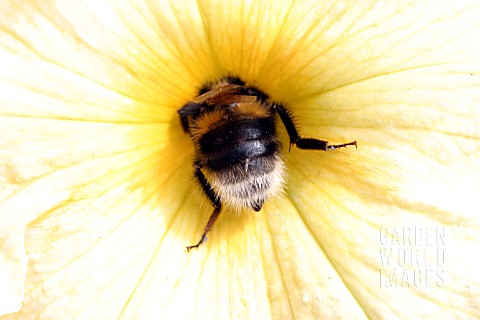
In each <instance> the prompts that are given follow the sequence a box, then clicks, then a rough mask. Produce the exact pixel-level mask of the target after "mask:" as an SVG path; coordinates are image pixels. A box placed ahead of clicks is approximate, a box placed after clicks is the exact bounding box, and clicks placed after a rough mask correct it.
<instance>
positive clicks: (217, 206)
mask: <svg viewBox="0 0 480 320" xmlns="http://www.w3.org/2000/svg"><path fill="white" fill-rule="evenodd" d="M194 167H195V178H197V180H198V182H199V183H200V185H201V186H202V189H203V192H205V194H206V195H207V197H208V198H209V199H210V201H211V202H212V204H213V207H214V209H213V212H212V214H211V215H210V218H209V219H208V222H207V225H206V226H205V229H203V234H202V237H201V238H200V240H199V241H198V242H197V244H195V245H192V246H187V251H190V250H191V249H193V248H198V247H199V246H200V245H201V244H202V243H203V242H205V241H206V240H207V233H208V232H210V230H211V229H212V227H213V225H214V224H215V221H217V218H218V216H219V215H220V212H221V211H222V203H221V202H220V199H219V198H218V196H217V195H216V194H215V192H214V191H213V189H212V186H211V185H210V183H208V181H207V179H206V178H205V176H204V175H203V172H202V170H200V169H201V168H202V166H201V164H200V162H199V161H196V162H195V164H194Z"/></svg>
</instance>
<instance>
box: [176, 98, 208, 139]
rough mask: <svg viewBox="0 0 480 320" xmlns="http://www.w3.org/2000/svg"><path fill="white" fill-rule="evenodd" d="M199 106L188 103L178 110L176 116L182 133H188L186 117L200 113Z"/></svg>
mask: <svg viewBox="0 0 480 320" xmlns="http://www.w3.org/2000/svg"><path fill="white" fill-rule="evenodd" d="M201 107H202V105H201V104H198V103H195V102H189V103H187V104H186V105H184V106H183V107H181V108H180V109H178V111H177V112H178V115H179V116H180V122H181V123H182V128H183V131H185V132H187V133H188V132H189V130H188V129H189V127H190V126H189V122H188V117H190V116H193V115H195V114H198V113H199V112H200V108H201Z"/></svg>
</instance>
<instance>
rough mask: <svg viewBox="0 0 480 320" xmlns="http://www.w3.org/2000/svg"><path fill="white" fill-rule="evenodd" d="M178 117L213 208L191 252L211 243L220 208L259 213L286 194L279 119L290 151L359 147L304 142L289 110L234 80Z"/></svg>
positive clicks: (209, 88)
mask: <svg viewBox="0 0 480 320" xmlns="http://www.w3.org/2000/svg"><path fill="white" fill-rule="evenodd" d="M178 114H179V116H180V122H181V124H182V127H183V130H184V131H185V132H186V133H188V134H189V135H190V138H191V139H192V141H193V144H194V146H195V159H194V162H193V168H194V177H195V179H196V180H197V182H198V183H199V185H200V186H201V188H202V190H203V192H204V193H205V195H206V196H207V197H208V199H209V200H210V202H211V203H212V205H213V207H214V209H213V212H212V214H211V215H210V218H209V220H208V222H207V225H206V226H205V229H204V232H203V234H202V237H201V238H200V240H199V241H198V243H197V244H195V245H191V246H187V250H188V251H190V250H191V249H193V248H197V247H199V246H200V245H201V244H202V243H203V242H204V241H205V240H206V239H207V237H206V236H207V234H208V232H209V231H210V230H211V229H212V227H213V225H214V224H215V221H216V220H217V218H218V216H219V215H220V212H221V210H222V205H224V204H225V205H228V206H230V207H233V208H237V209H241V208H249V209H253V210H255V211H260V209H261V208H262V206H263V203H264V202H265V201H266V200H267V199H269V198H272V197H274V196H275V195H277V194H278V193H280V192H281V191H282V190H283V187H284V184H285V174H284V172H285V165H284V162H283V160H282V157H281V144H280V141H279V138H278V134H277V130H276V115H277V114H278V116H279V117H280V120H281V122H282V123H283V125H284V126H285V128H286V131H287V133H288V136H289V138H290V148H291V146H292V145H296V146H297V147H298V148H300V149H307V150H323V151H327V150H334V149H337V148H342V147H346V146H349V145H354V146H355V147H356V146H357V142H356V141H352V142H349V143H343V144H338V145H329V144H328V142H327V141H323V140H319V139H315V138H303V137H301V136H300V134H299V133H298V130H297V127H296V125H295V122H294V120H293V117H292V114H291V112H290V111H289V110H288V109H287V108H286V106H285V105H283V104H280V103H276V102H274V101H271V100H270V98H269V97H268V96H267V95H266V94H265V93H263V92H262V91H260V90H258V89H256V88H254V87H250V86H247V85H246V84H245V83H244V82H243V81H242V80H240V79H239V78H235V77H226V78H222V79H220V80H218V81H216V82H213V83H210V84H207V85H206V86H204V87H203V88H201V90H200V92H199V95H198V96H197V97H196V98H194V99H193V100H192V101H190V102H188V103H187V104H185V105H184V106H183V107H182V108H180V109H179V110H178ZM289 150H290V149H289ZM207 177H208V179H207Z"/></svg>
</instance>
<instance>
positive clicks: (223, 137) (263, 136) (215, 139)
mask: <svg viewBox="0 0 480 320" xmlns="http://www.w3.org/2000/svg"><path fill="white" fill-rule="evenodd" d="M198 146H199V151H200V152H201V154H202V157H203V159H205V165H206V167H208V168H209V169H211V170H213V171H217V170H222V169H224V168H228V167H231V166H234V165H237V164H240V163H242V162H244V161H245V160H246V159H255V158H258V157H264V156H271V155H274V154H276V153H277V152H279V150H280V143H279V142H278V140H277V138H276V135H275V122H274V120H272V119H271V118H254V119H241V120H237V121H230V122H228V123H226V124H224V125H221V126H219V127H217V128H215V129H213V130H211V131H209V132H208V133H206V134H204V135H203V136H202V137H201V138H200V139H199V140H198Z"/></svg>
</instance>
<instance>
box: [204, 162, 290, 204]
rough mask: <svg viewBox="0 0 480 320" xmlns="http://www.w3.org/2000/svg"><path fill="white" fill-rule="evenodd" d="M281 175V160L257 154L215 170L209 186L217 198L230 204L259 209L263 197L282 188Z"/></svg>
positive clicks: (282, 178) (274, 193)
mask: <svg viewBox="0 0 480 320" xmlns="http://www.w3.org/2000/svg"><path fill="white" fill-rule="evenodd" d="M247 162H248V165H247ZM283 174H284V163H283V161H282V160H281V159H280V158H279V157H277V156H269V157H260V158H257V159H251V160H250V161H245V162H244V163H242V164H237V165H235V166H234V167H230V168H229V169H225V170H220V171H216V174H215V175H214V178H213V180H212V185H213V187H214V189H215V191H216V193H217V194H218V195H219V197H220V199H221V200H222V201H223V202H225V203H227V204H229V205H230V206H232V207H234V208H241V207H243V208H251V209H253V210H255V211H259V210H260V209H261V208H262V205H263V203H264V202H265V200H267V199H269V198H271V197H274V196H275V195H277V194H278V193H280V192H281V190H282V189H283V184H284V177H283Z"/></svg>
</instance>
